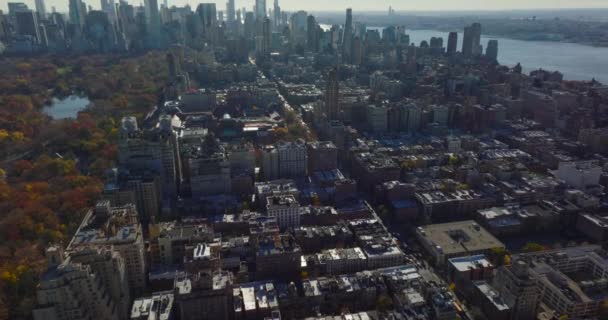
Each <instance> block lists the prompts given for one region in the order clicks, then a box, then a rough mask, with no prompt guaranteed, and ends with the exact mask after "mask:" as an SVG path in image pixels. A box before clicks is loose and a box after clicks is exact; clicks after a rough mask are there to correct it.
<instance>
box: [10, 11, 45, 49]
mask: <svg viewBox="0 0 608 320" xmlns="http://www.w3.org/2000/svg"><path fill="white" fill-rule="evenodd" d="M15 26H16V29H17V34H19V35H22V36H31V37H32V38H33V39H34V41H36V42H39V41H40V40H41V38H40V28H39V25H38V16H37V15H36V13H35V12H34V11H32V10H27V11H18V12H15Z"/></svg>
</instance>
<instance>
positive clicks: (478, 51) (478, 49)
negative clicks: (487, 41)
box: [471, 23, 483, 56]
mask: <svg viewBox="0 0 608 320" xmlns="http://www.w3.org/2000/svg"><path fill="white" fill-rule="evenodd" d="M471 28H472V32H473V35H472V36H473V48H472V53H473V55H474V56H480V55H482V54H483V47H482V46H481V24H480V23H473V24H472V25H471Z"/></svg>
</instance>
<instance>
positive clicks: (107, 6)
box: [101, 0, 118, 24]
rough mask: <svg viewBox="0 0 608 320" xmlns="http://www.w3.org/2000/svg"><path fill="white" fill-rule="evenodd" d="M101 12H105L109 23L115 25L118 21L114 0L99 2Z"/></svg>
mask: <svg viewBox="0 0 608 320" xmlns="http://www.w3.org/2000/svg"><path fill="white" fill-rule="evenodd" d="M101 11H103V12H105V13H106V14H107V15H108V18H109V19H110V22H111V23H112V24H115V23H116V21H117V20H118V16H117V15H116V5H115V3H114V0H101Z"/></svg>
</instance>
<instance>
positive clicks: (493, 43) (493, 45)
mask: <svg viewBox="0 0 608 320" xmlns="http://www.w3.org/2000/svg"><path fill="white" fill-rule="evenodd" d="M486 58H488V59H490V60H492V61H497V60H498V40H490V41H488V47H487V48H486Z"/></svg>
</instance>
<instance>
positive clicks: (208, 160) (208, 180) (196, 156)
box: [181, 136, 231, 199]
mask: <svg viewBox="0 0 608 320" xmlns="http://www.w3.org/2000/svg"><path fill="white" fill-rule="evenodd" d="M181 149H182V150H181V152H182V158H183V161H184V168H185V169H184V178H186V180H187V181H189V183H190V189H191V193H192V198H193V199H199V198H201V197H205V196H213V195H218V194H224V193H229V192H230V190H231V179H230V172H231V171H230V162H229V160H228V155H227V153H226V150H225V149H224V147H223V146H222V145H220V143H219V141H218V140H217V139H215V138H214V137H213V136H207V137H205V140H204V141H203V142H202V143H201V144H200V145H194V144H185V145H184V146H183V148H181Z"/></svg>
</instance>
